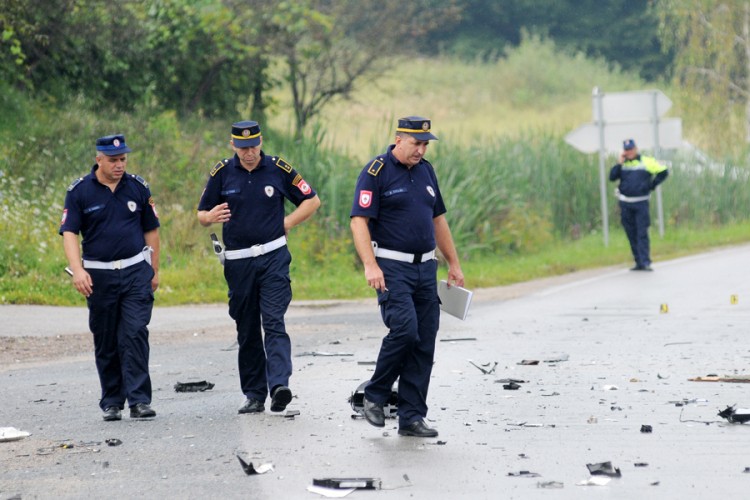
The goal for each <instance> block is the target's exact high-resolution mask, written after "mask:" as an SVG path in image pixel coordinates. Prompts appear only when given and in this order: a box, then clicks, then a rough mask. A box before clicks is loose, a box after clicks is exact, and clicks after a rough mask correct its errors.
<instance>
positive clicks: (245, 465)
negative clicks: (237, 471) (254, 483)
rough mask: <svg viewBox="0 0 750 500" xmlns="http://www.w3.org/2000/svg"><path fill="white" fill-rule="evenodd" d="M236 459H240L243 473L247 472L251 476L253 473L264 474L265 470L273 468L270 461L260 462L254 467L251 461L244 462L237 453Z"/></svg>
mask: <svg viewBox="0 0 750 500" xmlns="http://www.w3.org/2000/svg"><path fill="white" fill-rule="evenodd" d="M237 460H239V461H240V465H241V466H242V470H243V471H245V474H247V475H248V476H252V475H254V474H265V473H266V472H268V471H271V470H273V464H272V463H267V464H261V465H259V466H258V467H255V466H253V464H252V462H249V463H248V462H245V461H244V460H242V457H241V456H239V455H237Z"/></svg>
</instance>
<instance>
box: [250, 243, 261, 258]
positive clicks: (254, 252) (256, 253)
mask: <svg viewBox="0 0 750 500" xmlns="http://www.w3.org/2000/svg"><path fill="white" fill-rule="evenodd" d="M250 254H251V256H252V257H260V256H261V255H263V245H261V244H260V243H258V244H257V245H253V246H251V247H250Z"/></svg>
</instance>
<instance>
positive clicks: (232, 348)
mask: <svg viewBox="0 0 750 500" xmlns="http://www.w3.org/2000/svg"><path fill="white" fill-rule="evenodd" d="M239 348H240V343H239V342H237V341H236V340H235V341H234V343H232V345H230V346H229V347H224V348H222V349H221V350H222V351H236V350H237V349H239Z"/></svg>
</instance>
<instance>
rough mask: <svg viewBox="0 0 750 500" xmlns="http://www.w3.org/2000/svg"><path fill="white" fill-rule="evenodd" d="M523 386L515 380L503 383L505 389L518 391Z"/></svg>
mask: <svg viewBox="0 0 750 500" xmlns="http://www.w3.org/2000/svg"><path fill="white" fill-rule="evenodd" d="M520 388H521V386H520V385H518V384H516V383H515V382H511V383H510V384H503V389H505V390H506V391H517V390H518V389H520Z"/></svg>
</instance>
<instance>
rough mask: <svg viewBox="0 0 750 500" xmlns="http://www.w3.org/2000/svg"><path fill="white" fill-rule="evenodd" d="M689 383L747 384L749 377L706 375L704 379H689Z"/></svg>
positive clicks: (749, 381)
mask: <svg viewBox="0 0 750 500" xmlns="http://www.w3.org/2000/svg"><path fill="white" fill-rule="evenodd" d="M688 380H689V381H690V382H729V383H732V384H748V383H750V375H734V376H731V375H724V376H723V377H719V376H718V375H714V374H711V375H706V376H705V377H695V378H689V379H688Z"/></svg>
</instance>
